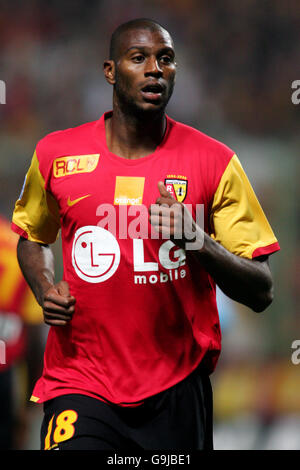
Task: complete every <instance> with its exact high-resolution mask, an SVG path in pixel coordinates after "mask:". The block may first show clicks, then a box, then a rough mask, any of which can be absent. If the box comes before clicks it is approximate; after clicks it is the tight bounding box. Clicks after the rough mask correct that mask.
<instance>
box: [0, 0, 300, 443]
mask: <svg viewBox="0 0 300 470" xmlns="http://www.w3.org/2000/svg"><path fill="white" fill-rule="evenodd" d="M136 17H146V18H153V19H155V20H157V21H158V22H160V23H161V24H162V25H163V26H165V27H166V29H168V30H169V31H170V33H171V35H172V36H173V39H174V43H175V48H176V51H177V62H178V78H177V82H176V86H175V91H174V96H173V98H172V99H171V102H170V104H169V107H168V114H169V115H170V116H171V117H173V118H175V119H178V120H181V121H184V122H185V123H186V124H189V125H192V126H194V127H196V128H198V129H200V130H202V131H204V132H207V133H208V134H210V135H212V136H213V137H215V138H217V139H219V140H222V141H224V142H225V143H227V144H228V145H229V146H231V147H232V148H234V149H235V150H236V152H237V153H238V155H239V157H240V159H241V161H242V164H243V165H244V166H245V168H246V171H247V174H248V175H249V177H250V179H251V182H252V183H253V186H254V188H255V190H256V192H257V194H258V197H259V199H260V201H261V202H262V205H263V207H264V209H265V212H266V214H267V216H268V218H269V220H270V222H271V225H272V227H273V228H274V230H275V233H276V235H277V236H278V238H279V242H280V245H281V248H282V250H281V253H280V254H278V255H275V256H274V261H273V260H272V262H271V266H272V269H273V272H274V277H275V289H276V292H275V294H276V297H275V301H274V303H273V305H272V306H271V307H270V309H269V310H268V312H267V313H266V314H263V316H257V315H254V314H253V313H252V312H249V311H246V309H243V308H241V307H240V306H238V305H236V304H235V303H232V302H229V301H228V299H225V298H224V297H222V296H221V295H220V297H219V303H220V315H221V324H222V326H223V350H224V352H223V356H222V360H221V363H220V365H219V368H220V372H218V371H217V372H216V373H215V376H214V381H215V387H216V419H220V420H222V419H225V418H228V416H227V412H228V410H230V413H231V415H232V416H234V415H235V413H240V412H245V410H246V411H247V410H248V412H249V409H250V411H251V412H253V410H256V411H257V413H259V416H263V417H264V420H265V421H264V422H269V421H270V420H271V418H272V417H274V416H276V414H278V415H281V414H282V413H283V412H284V413H286V412H287V413H296V414H297V413H298V414H299V415H300V402H299V403H298V402H297V400H294V399H291V396H293V397H294V395H293V392H294V391H295V387H296V385H295V386H293V380H289V381H288V382H286V380H285V379H286V377H287V376H288V377H290V375H291V374H292V376H293V377H294V376H295V371H297V366H295V365H293V364H292V363H291V361H290V355H291V343H292V341H293V340H294V339H297V336H298V338H299V339H300V315H298V311H297V310H299V308H298V307H297V305H298V303H299V255H298V256H297V245H298V243H299V241H300V232H299V227H300V220H299V215H300V213H299V207H298V204H297V201H298V199H299V189H298V180H299V163H298V160H299V142H300V139H299V123H300V119H299V117H300V105H298V106H296V105H294V104H293V103H292V101H291V94H292V89H291V84H292V82H293V81H294V80H296V79H300V47H299V45H300V38H299V36H300V7H299V0H286V1H285V2H283V1H282V0H243V1H238V0H222V2H212V1H210V0H185V1H182V0H127V1H126V2H125V1H123V0H88V1H84V0H72V1H70V0H66V1H63V2H61V1H59V0H47V1H46V0H27V1H26V2H22V1H21V0H0V80H3V81H4V82H5V84H6V93H7V96H6V104H5V105H1V104H0V188H1V198H0V214H2V215H4V216H6V217H7V218H10V217H11V213H12V210H13V206H14V203H15V200H16V199H17V197H18V194H19V193H20V190H21V187H22V183H23V179H24V175H25V172H26V170H27V167H28V165H29V162H30V159H31V156H32V153H33V150H34V147H35V145H36V143H37V141H38V140H39V139H40V138H42V137H43V136H44V135H45V134H46V133H48V132H52V131H55V130H58V129H64V128H67V127H73V126H76V125H79V124H81V123H83V122H86V121H89V120H94V119H98V118H99V117H100V116H101V114H102V113H103V112H104V111H106V110H108V109H110V108H111V96H112V90H111V88H110V86H109V85H108V84H107V83H106V82H105V80H104V78H103V73H102V64H103V61H104V59H105V58H107V55H108V47H109V40H110V36H111V33H112V31H113V30H114V29H115V28H116V27H117V26H118V25H119V24H120V23H122V22H124V21H127V20H129V19H132V18H136ZM57 252H58V256H59V247H58V248H57ZM58 266H59V261H58ZM0 290H1V285H0ZM251 361H253V362H254V364H258V366H257V367H258V368H257V369H256V370H255V374H254V375H253V362H251ZM270 364H272V368H270V367H269V365H270ZM277 366H278V367H277ZM298 368H299V372H298V371H297V372H298V374H300V365H299V366H298ZM241 369H242V370H244V371H246V374H244V376H245V375H247V371H249V375H248V379H249V377H250V379H251V380H250V379H249V380H248V381H247V380H246V381H244V382H243V383H242V385H241V382H239V380H242V379H241V377H242V376H243V374H241V373H240V370H241ZM266 370H268V371H269V376H268V383H267V386H266V388H265V389H264V391H263V392H262V388H261V387H260V388H259V391H258V390H256V391H255V386H254V385H255V384H256V383H257V382H258V381H259V380H262V378H263V377H264V376H265V371H266ZM233 371H235V372H236V375H234V373H233ZM272 371H274V375H272ZM226 374H227V375H226ZM280 374H281V375H280ZM293 374H294V375H293ZM280 377H281V378H280ZM287 383H288V385H286V384H287ZM233 386H236V387H237V391H241V392H240V393H241V394H243V393H245V395H243V396H246V397H248V396H249V393H250V390H251V391H252V393H256V394H258V393H259V394H260V396H261V400H256V399H253V400H252V401H251V406H250V405H249V402H247V400H245V401H244V402H243V406H242V407H241V403H240V401H238V400H237V399H236V398H233V397H235V394H234V393H232V387H233ZM247 386H248V388H246V387H247ZM273 386H274V387H275V388H276V390H277V395H276V396H277V398H278V394H279V396H280V397H281V398H280V399H276V400H275V399H274V400H272V399H271V398H272V397H273V394H274V390H273ZM226 387H227V388H226ZM239 387H241V388H239ZM243 387H244V388H243ZM280 387H281V388H280ZM287 389H288V391H287ZM224 390H225V392H224V393H223V391H224ZM261 394H262V395H261ZM237 395H238V393H237ZM287 402H289V403H292V404H293V406H291V407H287V409H286V408H285V405H284V404H285V403H287ZM278 403H280V405H278ZM226 410H227V411H226ZM219 435H220V436H221V435H222V432H221V431H220V434H219ZM233 441H234V439H233ZM253 442H254V441H253ZM253 445H254V444H253ZM295 445H296V444H295ZM299 449H300V438H299Z"/></svg>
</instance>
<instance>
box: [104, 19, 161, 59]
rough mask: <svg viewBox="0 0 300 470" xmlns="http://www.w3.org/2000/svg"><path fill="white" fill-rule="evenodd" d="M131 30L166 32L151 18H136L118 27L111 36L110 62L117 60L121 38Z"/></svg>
mask: <svg viewBox="0 0 300 470" xmlns="http://www.w3.org/2000/svg"><path fill="white" fill-rule="evenodd" d="M130 29H148V30H150V31H157V30H158V29H164V30H165V31H166V28H164V26H162V25H161V24H160V23H158V21H155V20H152V19H150V18H136V19H134V20H130V21H127V22H126V23H122V24H120V26H118V27H117V28H116V29H115V30H114V32H113V33H112V35H111V39H110V46H109V59H110V60H116V58H117V50H118V45H119V40H120V37H121V36H122V34H123V33H125V32H127V31H129V30H130Z"/></svg>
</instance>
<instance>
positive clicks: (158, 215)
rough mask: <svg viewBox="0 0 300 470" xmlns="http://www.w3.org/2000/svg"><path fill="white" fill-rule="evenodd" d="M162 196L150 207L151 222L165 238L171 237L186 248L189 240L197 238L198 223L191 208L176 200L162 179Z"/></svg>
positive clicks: (160, 182)
mask: <svg viewBox="0 0 300 470" xmlns="http://www.w3.org/2000/svg"><path fill="white" fill-rule="evenodd" d="M158 190H159V193H160V196H159V197H158V198H157V199H156V202H155V204H152V205H151V206H150V207H149V222H150V224H151V225H152V226H153V227H154V228H155V230H156V231H157V232H158V233H161V234H162V236H163V238H170V239H172V241H173V242H174V243H176V244H177V245H179V246H180V247H182V248H184V247H185V243H186V242H187V241H191V240H192V239H193V238H195V227H196V224H195V222H194V220H193V219H192V215H191V213H190V212H189V210H188V209H187V208H186V207H185V206H184V204H182V203H181V202H178V201H176V200H175V199H174V198H173V196H172V195H171V194H170V193H169V191H167V188H166V187H165V185H164V183H163V182H162V181H159V182H158Z"/></svg>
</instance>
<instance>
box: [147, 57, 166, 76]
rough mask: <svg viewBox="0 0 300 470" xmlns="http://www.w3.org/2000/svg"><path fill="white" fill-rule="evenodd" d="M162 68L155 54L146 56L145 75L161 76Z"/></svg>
mask: <svg viewBox="0 0 300 470" xmlns="http://www.w3.org/2000/svg"><path fill="white" fill-rule="evenodd" d="M162 73H163V72H162V69H161V68H160V66H159V62H158V60H157V58H156V57H155V56H150V57H148V59H147V61H146V65H145V72H144V74H145V77H149V76H152V77H158V76H159V77H160V76H162Z"/></svg>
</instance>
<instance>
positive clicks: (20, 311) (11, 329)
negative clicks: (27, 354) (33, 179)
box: [0, 217, 43, 372]
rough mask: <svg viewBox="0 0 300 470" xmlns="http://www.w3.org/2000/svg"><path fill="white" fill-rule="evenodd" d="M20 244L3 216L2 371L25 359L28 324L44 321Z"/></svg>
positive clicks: (0, 226) (0, 261) (0, 240)
mask: <svg viewBox="0 0 300 470" xmlns="http://www.w3.org/2000/svg"><path fill="white" fill-rule="evenodd" d="M17 241H18V237H17V235H16V234H15V233H13V232H12V231H11V228H10V223H9V221H7V220H6V219H4V218H3V217H0V340H1V342H2V343H1V344H2V346H3V351H2V353H3V352H4V360H1V361H0V372H1V371H2V370H4V369H6V368H7V367H10V366H11V365H12V364H13V363H14V362H15V361H16V360H18V359H20V358H21V357H22V354H23V353H24V347H25V340H26V337H25V329H24V325H26V324H36V323H41V322H42V321H43V317H42V310H41V308H40V306H39V305H38V303H37V302H36V300H35V298H34V296H33V294H32V292H31V290H30V289H29V287H28V285H27V284H26V282H25V280H24V277H23V275H22V272H21V270H20V268H19V264H18V261H17V256H16V247H17ZM2 359H3V358H2ZM1 362H2V363H1Z"/></svg>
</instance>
